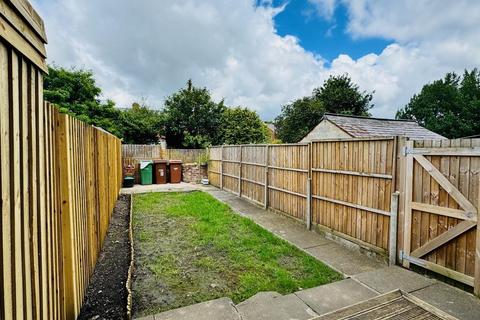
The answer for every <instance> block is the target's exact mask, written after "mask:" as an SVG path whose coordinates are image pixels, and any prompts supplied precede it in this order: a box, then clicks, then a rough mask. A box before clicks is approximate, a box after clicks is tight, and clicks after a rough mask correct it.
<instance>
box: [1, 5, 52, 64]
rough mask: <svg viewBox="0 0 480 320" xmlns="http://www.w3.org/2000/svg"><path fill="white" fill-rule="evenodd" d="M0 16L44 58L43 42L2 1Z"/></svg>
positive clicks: (45, 53) (45, 54)
mask: <svg viewBox="0 0 480 320" xmlns="http://www.w3.org/2000/svg"><path fill="white" fill-rule="evenodd" d="M0 15H2V16H3V17H4V18H5V20H7V21H8V22H9V23H10V24H11V25H12V26H13V27H14V28H15V29H16V30H17V32H18V33H19V34H20V35H22V36H23V37H24V38H25V39H26V40H27V41H28V42H29V43H30V44H31V45H32V46H33V47H34V48H35V49H36V50H37V51H38V52H39V53H40V55H41V56H43V57H46V56H47V52H46V50H45V45H44V42H43V40H42V39H41V38H40V37H39V36H38V35H37V34H36V33H35V32H34V30H32V29H31V27H30V25H28V23H26V22H24V20H23V19H22V18H21V17H20V16H19V15H18V14H17V12H16V11H14V9H13V8H12V7H11V6H9V5H7V3H5V2H4V1H1V2H0Z"/></svg>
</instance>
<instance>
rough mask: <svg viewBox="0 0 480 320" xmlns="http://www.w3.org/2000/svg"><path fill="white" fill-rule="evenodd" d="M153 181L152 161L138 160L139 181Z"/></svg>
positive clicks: (144, 182)
mask: <svg viewBox="0 0 480 320" xmlns="http://www.w3.org/2000/svg"><path fill="white" fill-rule="evenodd" d="M152 181H153V161H140V183H141V184H144V185H145V184H152Z"/></svg>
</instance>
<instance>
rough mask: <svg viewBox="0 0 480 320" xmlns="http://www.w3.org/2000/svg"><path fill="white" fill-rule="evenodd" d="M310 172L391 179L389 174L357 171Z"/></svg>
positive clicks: (316, 170)
mask: <svg viewBox="0 0 480 320" xmlns="http://www.w3.org/2000/svg"><path fill="white" fill-rule="evenodd" d="M311 170H312V171H314V172H325V173H336V174H344V175H351V176H359V177H370V178H380V179H392V178H393V176H392V175H391V174H381V173H368V172H357V171H347V170H333V169H321V168H312V169H311Z"/></svg>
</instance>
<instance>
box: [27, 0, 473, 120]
mask: <svg viewBox="0 0 480 320" xmlns="http://www.w3.org/2000/svg"><path fill="white" fill-rule="evenodd" d="M31 1H32V3H33V5H34V7H35V8H36V9H38V10H39V11H40V14H41V16H42V17H43V19H44V21H45V25H46V29H47V35H48V40H49V44H48V46H47V52H48V62H49V63H55V64H57V65H60V66H65V67H72V66H75V67H81V68H86V69H90V70H92V71H93V72H94V74H95V78H96V80H97V83H98V84H99V86H100V87H101V88H102V89H103V97H104V98H109V99H112V100H114V101H115V102H116V103H117V105H118V106H120V107H128V106H129V105H131V103H132V102H135V101H144V102H146V103H147V104H148V105H150V106H152V107H155V108H161V107H162V105H163V101H164V99H165V97H167V96H169V95H171V94H172V93H173V92H175V91H177V90H178V89H180V88H182V87H184V86H185V84H186V82H187V80H188V79H192V80H193V82H194V84H195V85H197V86H202V87H206V88H208V89H209V90H210V92H211V93H212V96H213V98H214V99H215V100H216V101H220V100H221V99H224V101H225V103H226V104H227V105H230V106H244V107H248V108H250V109H253V110H256V111H257V112H258V113H259V114H260V116H261V117H262V118H263V119H264V120H272V119H274V118H275V117H276V116H277V115H278V114H279V113H280V112H281V108H282V106H284V105H285V104H288V103H290V102H292V101H294V100H295V99H298V98H302V97H304V96H307V95H310V94H311V93H312V90H313V89H314V88H317V87H319V86H321V85H322V84H323V82H324V81H325V80H326V79H328V77H329V76H331V75H338V74H348V75H350V77H351V78H352V80H353V81H354V82H355V83H356V84H358V86H359V87H360V89H361V90H365V91H368V92H374V95H373V103H374V105H375V106H374V107H373V108H372V110H371V113H372V114H373V115H374V116H377V117H387V118H391V117H394V116H395V112H396V111H397V110H398V109H399V108H401V107H403V106H405V104H406V103H408V101H409V100H410V98H411V97H412V96H413V95H414V94H416V93H418V92H419V91H420V90H421V88H422V86H423V85H424V84H426V83H429V82H432V81H434V80H436V79H440V78H442V77H443V76H444V75H445V73H447V72H451V71H455V72H459V73H461V72H463V70H464V69H472V68H474V67H480V54H479V52H480V37H479V32H478V17H479V16H480V1H478V0H455V1H451V0H435V1H433V0H395V1H387V0H290V1H288V2H283V1H285V0H235V1H225V0H161V1H159V0H142V1H141V5H139V4H138V3H139V1H132V0H101V1H98V0H82V1H75V0H31ZM282 8H283V10H282Z"/></svg>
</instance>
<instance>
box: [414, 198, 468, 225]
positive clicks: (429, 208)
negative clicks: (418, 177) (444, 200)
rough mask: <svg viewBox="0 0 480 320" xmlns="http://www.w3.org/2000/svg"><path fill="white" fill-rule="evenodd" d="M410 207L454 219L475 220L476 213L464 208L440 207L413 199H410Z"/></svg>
mask: <svg viewBox="0 0 480 320" xmlns="http://www.w3.org/2000/svg"><path fill="white" fill-rule="evenodd" d="M411 207H412V209H413V210H418V211H423V212H428V213H433V214H437V215H442V216H446V217H451V218H455V219H462V220H470V221H477V215H475V214H473V213H471V212H467V211H464V210H459V209H453V208H447V207H440V206H435V205H431V204H427V203H420V202H415V201H412V204H411Z"/></svg>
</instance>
